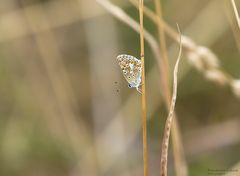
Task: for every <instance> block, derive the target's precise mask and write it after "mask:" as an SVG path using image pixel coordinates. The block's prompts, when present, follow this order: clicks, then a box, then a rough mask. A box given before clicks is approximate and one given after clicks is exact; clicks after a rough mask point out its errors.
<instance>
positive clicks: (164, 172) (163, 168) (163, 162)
mask: <svg viewBox="0 0 240 176" xmlns="http://www.w3.org/2000/svg"><path fill="white" fill-rule="evenodd" d="M178 30H179V34H180V49H179V53H178V58H177V61H176V64H175V67H174V75H173V95H172V100H171V105H170V110H169V114H168V117H167V120H166V123H165V129H164V135H163V141H162V150H161V166H160V169H161V173H160V175H161V176H167V162H168V146H169V137H170V132H171V126H172V121H173V117H174V109H175V104H176V99H177V73H178V65H179V61H180V58H181V54H182V44H181V32H180V29H179V27H178Z"/></svg>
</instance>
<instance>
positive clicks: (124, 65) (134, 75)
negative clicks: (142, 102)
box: [117, 54, 142, 93]
mask: <svg viewBox="0 0 240 176" xmlns="http://www.w3.org/2000/svg"><path fill="white" fill-rule="evenodd" d="M117 61H118V64H119V66H120V68H121V69H122V72H123V76H124V77H125V79H126V80H127V82H128V83H129V87H130V88H132V87H135V88H136V89H137V91H138V92H140V93H141V90H140V88H139V86H140V85H141V72H142V65H141V61H140V60H139V59H137V58H136V57H134V56H131V55H126V54H122V55H119V56H117Z"/></svg>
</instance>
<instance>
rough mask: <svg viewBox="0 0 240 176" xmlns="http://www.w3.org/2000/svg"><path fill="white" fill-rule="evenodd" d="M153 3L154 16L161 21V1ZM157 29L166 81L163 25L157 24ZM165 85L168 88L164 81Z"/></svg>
mask: <svg viewBox="0 0 240 176" xmlns="http://www.w3.org/2000/svg"><path fill="white" fill-rule="evenodd" d="M154 2H155V9H156V14H157V15H158V18H157V20H158V21H161V20H162V7H161V1H160V0H154ZM157 28H158V37H159V44H160V51H161V52H160V54H161V58H162V60H163V61H162V62H163V65H164V67H165V74H166V75H165V77H166V79H167V80H169V62H168V54H167V46H166V40H165V29H164V25H163V24H162V23H161V22H158V23H157ZM166 83H167V85H166V86H165V87H169V81H166Z"/></svg>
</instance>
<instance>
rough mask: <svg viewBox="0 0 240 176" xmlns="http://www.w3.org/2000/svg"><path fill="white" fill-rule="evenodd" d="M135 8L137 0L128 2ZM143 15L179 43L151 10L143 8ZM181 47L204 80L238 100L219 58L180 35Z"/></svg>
mask: <svg viewBox="0 0 240 176" xmlns="http://www.w3.org/2000/svg"><path fill="white" fill-rule="evenodd" d="M130 2H131V3H132V4H133V5H134V6H135V7H136V8H137V6H136V5H137V0H130ZM144 13H145V15H146V16H147V17H149V18H150V19H151V20H152V21H153V22H154V23H159V25H164V29H165V32H166V33H167V34H168V35H169V36H170V37H171V38H172V39H173V40H175V41H177V42H179V40H178V37H177V32H176V31H174V29H172V27H171V26H170V25H168V24H167V23H166V22H165V21H164V20H163V19H162V18H159V17H158V16H157V15H156V14H155V13H154V12H153V11H152V10H150V9H149V8H147V7H144ZM182 47H183V48H185V49H186V52H187V57H188V61H189V63H190V64H191V65H192V66H193V67H194V68H196V69H197V70H198V71H200V72H201V73H203V74H204V76H205V78H206V79H207V80H209V81H211V82H214V83H216V84H219V85H222V86H223V85H224V86H229V87H230V88H231V89H232V92H233V93H234V95H235V96H236V97H238V98H240V93H239V92H240V88H239V87H238V86H236V85H235V84H234V83H235V82H237V81H238V80H235V79H234V78H232V77H231V76H230V75H228V74H227V73H226V72H224V71H223V70H222V69H221V68H220V63H219V58H218V57H217V56H216V55H215V54H214V53H213V52H212V51H211V50H210V49H209V48H207V47H205V46H199V45H197V44H196V43H195V42H194V41H193V40H192V39H190V38H189V37H187V36H184V35H182Z"/></svg>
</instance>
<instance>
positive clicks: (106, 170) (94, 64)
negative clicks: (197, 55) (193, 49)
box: [0, 0, 240, 176]
mask: <svg viewBox="0 0 240 176" xmlns="http://www.w3.org/2000/svg"><path fill="white" fill-rule="evenodd" d="M99 1H100V0H99ZM111 2H112V3H113V4H115V5H116V6H118V7H120V8H121V9H123V10H124V11H125V12H126V13H127V14H129V15H130V16H131V17H132V18H133V19H135V20H136V21H138V11H137V9H136V8H135V7H134V6H133V5H132V4H131V3H130V2H129V1H128V0H125V1H120V0H112V1H111ZM161 3H162V9H163V18H164V19H165V21H166V22H167V23H168V24H169V25H170V26H172V27H173V29H175V30H176V23H178V24H179V26H180V28H181V31H182V34H183V35H186V36H189V37H190V38H191V39H192V40H193V41H194V42H195V43H197V44H198V45H202V46H205V47H207V48H209V49H210V50H212V51H213V52H214V53H215V54H216V56H217V57H218V60H219V63H220V69H221V70H222V71H224V73H225V74H226V75H227V76H228V78H229V79H230V80H236V82H237V80H238V79H239V75H240V69H239V68H240V57H239V56H240V52H239V51H240V30H239V29H238V28H237V25H236V19H235V17H234V15H233V10H232V7H231V4H230V1H228V0H225V1H223V0H222V1H220V0H211V1H207V0H202V1H199V0H185V1H177V0H169V1H167V0H163V1H161ZM236 4H237V7H240V1H239V0H236ZM145 5H146V6H147V7H149V8H150V9H152V10H154V2H153V1H151V0H146V1H145ZM144 20H145V21H144V25H145V27H146V29H147V30H148V31H149V32H150V33H151V34H152V35H153V36H154V38H155V39H156V40H158V35H157V26H156V25H155V24H154V23H153V22H152V21H151V20H149V19H148V18H147V17H145V18H144ZM166 38H167V48H168V55H169V58H170V68H171V70H172V69H173V63H174V62H175V59H176V57H177V52H178V47H179V44H178V43H176V42H175V41H174V40H172V38H170V37H169V36H167V35H166ZM145 50H146V51H145V52H146V53H145V59H146V61H145V62H146V80H147V84H146V87H147V111H148V117H149V121H148V143H149V168H150V169H149V170H150V175H159V174H160V169H159V167H160V148H161V141H162V135H163V127H164V122H165V119H166V116H167V110H166V107H165V105H164V103H163V97H162V94H163V93H164V92H162V89H161V82H160V78H159V70H158V67H157V64H156V61H155V59H154V55H153V53H152V50H151V48H150V47H149V45H148V44H147V43H146V49H145ZM125 53H126V54H131V55H134V56H136V57H139V53H140V52H139V34H138V33H136V32H135V31H133V30H132V29H131V28H130V27H128V26H127V25H126V24H124V23H122V22H121V21H119V20H118V19H117V18H115V17H113V16H112V15H111V14H110V13H108V12H107V10H106V9H105V8H103V7H102V6H101V5H100V4H99V3H97V2H96V1H93V0H1V1H0V117H1V118H0V175H1V176H30V175H31V176H50V175H51V176H79V175H80V176H110V175H114V176H135V175H136V176H137V175H143V174H142V171H143V169H142V168H143V166H142V164H143V162H142V137H141V97H140V95H139V93H138V92H137V91H135V90H134V89H129V88H128V87H127V82H126V81H125V80H124V77H123V76H122V74H121V70H120V68H119V66H118V64H117V62H116V56H117V55H119V54H125ZM193 65H194V64H191V63H190V62H189V59H188V58H187V55H186V52H185V50H184V49H183V55H182V60H181V64H180V68H179V81H178V83H179V87H178V99H177V104H176V113H177V115H178V122H179V127H180V132H181V133H180V134H179V135H180V136H181V137H182V140H181V143H182V145H183V149H184V153H185V159H186V163H187V166H188V173H189V175H193V176H202V175H211V173H210V172H209V170H214V169H220V170H221V169H222V170H223V169H229V168H232V167H233V166H234V165H235V164H237V163H238V162H240V133H239V129H240V120H239V117H240V93H239V92H237V91H235V92H234V91H233V88H231V85H229V84H220V83H217V82H214V81H211V80H210V79H206V76H204V71H199V70H197V69H196V68H195V67H194V66H193ZM238 81H239V80H238ZM239 87H240V86H239ZM239 89H240V88H239ZM239 89H238V90H239ZM170 144H172V143H170ZM169 153H170V155H169V167H168V170H169V175H176V173H175V172H174V159H173V152H172V147H171V145H170V151H169ZM236 170H237V171H235V172H234V173H233V174H235V175H234V176H238V175H240V166H239V167H238V169H236ZM229 172H230V171H229ZM215 174H216V173H215ZM213 175H214V174H213ZM222 175H223V174H222Z"/></svg>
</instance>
